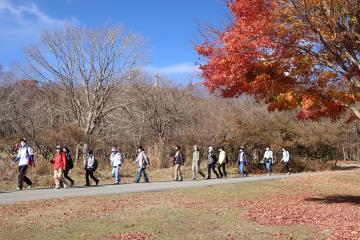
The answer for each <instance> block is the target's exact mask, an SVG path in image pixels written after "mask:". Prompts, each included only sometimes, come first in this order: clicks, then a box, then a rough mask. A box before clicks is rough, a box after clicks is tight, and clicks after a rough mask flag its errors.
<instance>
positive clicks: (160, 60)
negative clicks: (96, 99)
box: [0, 0, 227, 81]
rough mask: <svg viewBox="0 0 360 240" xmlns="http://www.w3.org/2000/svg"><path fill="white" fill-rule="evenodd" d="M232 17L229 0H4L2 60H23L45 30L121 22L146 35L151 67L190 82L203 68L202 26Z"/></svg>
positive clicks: (1, 6) (1, 9) (1, 3)
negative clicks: (197, 43)
mask: <svg viewBox="0 0 360 240" xmlns="http://www.w3.org/2000/svg"><path fill="white" fill-rule="evenodd" d="M226 19H227V9H226V7H225V3H224V1H223V0H33V1H31V0H0V56H1V58H0V63H1V64H2V65H4V66H5V68H6V67H9V66H10V65H11V64H12V63H13V62H15V61H20V62H21V61H22V59H23V48H24V47H26V46H28V45H29V44H32V43H36V42H38V41H39V39H40V35H41V32H42V30H44V29H56V28H61V27H62V26H64V24H67V23H76V24H80V25H83V26H87V27H99V26H103V25H104V24H109V25H113V24H120V25H122V26H124V27H125V28H126V29H127V30H130V31H133V32H137V33H139V34H140V35H142V36H143V38H144V39H145V41H146V50H147V55H148V56H149V59H148V61H149V64H148V66H147V69H148V70H149V71H154V72H158V73H160V74H165V75H167V76H169V77H170V78H174V79H178V80H181V81H186V80H188V79H190V78H191V76H194V75H195V74H196V72H197V68H196V67H195V66H194V62H196V61H198V56H197V54H196V53H195V51H194V49H193V42H194V41H197V40H199V39H198V29H199V26H200V25H201V24H204V23H209V24H211V25H218V24H219V23H222V22H224V21H225V20H226Z"/></svg>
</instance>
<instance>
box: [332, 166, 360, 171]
mask: <svg viewBox="0 0 360 240" xmlns="http://www.w3.org/2000/svg"><path fill="white" fill-rule="evenodd" d="M354 169H359V167H358V166H336V167H334V168H333V170H354Z"/></svg>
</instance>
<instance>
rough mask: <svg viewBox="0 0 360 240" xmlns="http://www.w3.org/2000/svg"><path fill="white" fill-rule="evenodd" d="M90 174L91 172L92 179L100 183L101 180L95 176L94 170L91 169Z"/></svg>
mask: <svg viewBox="0 0 360 240" xmlns="http://www.w3.org/2000/svg"><path fill="white" fill-rule="evenodd" d="M89 174H90V177H91V179H92V180H94V181H95V184H96V185H98V183H99V180H98V179H97V178H96V177H95V176H94V171H93V170H90V173H89Z"/></svg>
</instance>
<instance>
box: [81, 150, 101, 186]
mask: <svg viewBox="0 0 360 240" xmlns="http://www.w3.org/2000/svg"><path fill="white" fill-rule="evenodd" d="M96 168H97V162H96V160H95V156H94V154H93V151H92V150H89V153H88V154H87V156H86V157H85V161H84V169H85V180H86V184H85V186H90V181H89V176H90V177H91V179H92V180H94V181H95V185H98V184H99V180H98V179H97V178H96V177H94V172H95V171H96Z"/></svg>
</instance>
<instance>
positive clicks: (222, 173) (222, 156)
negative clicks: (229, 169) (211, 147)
mask: <svg viewBox="0 0 360 240" xmlns="http://www.w3.org/2000/svg"><path fill="white" fill-rule="evenodd" d="M226 163H227V155H226V152H225V151H224V147H223V146H221V147H219V166H218V171H219V175H220V178H222V177H224V176H225V177H226V178H227V173H226V169H225V164H226ZM221 169H222V171H221Z"/></svg>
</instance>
